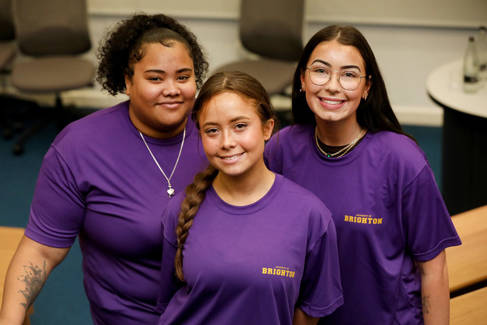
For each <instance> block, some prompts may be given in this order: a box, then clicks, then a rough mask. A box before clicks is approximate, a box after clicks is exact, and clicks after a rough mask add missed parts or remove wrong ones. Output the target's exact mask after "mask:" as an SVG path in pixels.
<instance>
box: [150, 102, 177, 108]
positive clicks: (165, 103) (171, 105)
mask: <svg viewBox="0 0 487 325" xmlns="http://www.w3.org/2000/svg"><path fill="white" fill-rule="evenodd" d="M182 103H183V102H181V101H177V102H162V103H157V104H156V105H157V106H163V107H167V108H176V107H178V106H179V105H181V104H182Z"/></svg>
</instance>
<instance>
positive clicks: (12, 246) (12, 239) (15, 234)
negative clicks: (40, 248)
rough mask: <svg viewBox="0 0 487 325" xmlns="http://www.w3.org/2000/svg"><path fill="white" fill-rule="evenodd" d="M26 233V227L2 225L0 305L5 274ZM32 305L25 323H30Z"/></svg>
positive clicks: (0, 237)
mask: <svg viewBox="0 0 487 325" xmlns="http://www.w3.org/2000/svg"><path fill="white" fill-rule="evenodd" d="M23 235H24V228H13V227H1V226H0V306H1V304H2V298H3V286H4V281H5V275H6V274H7V269H8V266H9V264H10V260H11V259H12V256H13V255H14V253H15V251H16V250H17V246H18V244H19V242H20V240H21V239H22V236H23ZM33 310H34V309H33V307H32V306H31V307H30V308H29V310H28V311H27V314H28V317H27V318H26V319H25V322H24V325H29V324H30V320H29V316H30V315H31V314H32V313H33Z"/></svg>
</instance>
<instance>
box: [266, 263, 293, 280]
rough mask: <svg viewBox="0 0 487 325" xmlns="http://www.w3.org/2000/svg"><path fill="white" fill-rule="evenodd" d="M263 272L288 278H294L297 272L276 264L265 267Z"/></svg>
mask: <svg viewBox="0 0 487 325" xmlns="http://www.w3.org/2000/svg"><path fill="white" fill-rule="evenodd" d="M262 274H266V275H278V276H283V277H286V278H294V275H295V272H294V271H291V270H289V268H288V267H283V266H276V267H263V268H262Z"/></svg>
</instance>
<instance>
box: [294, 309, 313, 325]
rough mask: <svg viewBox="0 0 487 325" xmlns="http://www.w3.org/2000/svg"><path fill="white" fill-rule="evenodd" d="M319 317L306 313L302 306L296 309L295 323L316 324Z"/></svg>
mask: <svg viewBox="0 0 487 325" xmlns="http://www.w3.org/2000/svg"><path fill="white" fill-rule="evenodd" d="M317 323H318V318H314V317H310V316H308V315H306V314H305V313H304V312H303V311H302V310H301V309H300V308H298V307H296V309H295V310H294V318H293V325H316V324H317Z"/></svg>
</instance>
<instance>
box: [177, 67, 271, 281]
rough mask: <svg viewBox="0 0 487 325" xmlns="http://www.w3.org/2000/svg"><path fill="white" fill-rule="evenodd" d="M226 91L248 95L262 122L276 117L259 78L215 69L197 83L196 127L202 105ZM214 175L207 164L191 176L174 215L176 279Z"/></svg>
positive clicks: (194, 114) (181, 268)
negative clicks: (175, 218)
mask: <svg viewBox="0 0 487 325" xmlns="http://www.w3.org/2000/svg"><path fill="white" fill-rule="evenodd" d="M227 91H228V92H233V93H236V94H238V95H240V96H243V97H245V98H247V99H249V100H250V101H251V102H252V103H253V104H254V107H255V109H256V111H257V114H258V115H259V117H260V120H261V121H262V123H265V122H267V121H268V120H269V119H274V121H275V120H276V119H275V117H274V111H273V109H272V105H271V101H270V99H269V95H268V94H267V92H266V90H265V89H264V87H263V86H262V85H261V84H260V82H259V81H257V80H256V79H255V78H253V77H251V76H249V75H248V74H245V73H243V72H238V71H230V72H219V73H216V74H214V75H213V76H211V77H210V78H209V79H208V80H207V81H206V82H205V83H204V84H203V87H201V90H200V92H199V94H198V97H197V98H196V101H195V104H194V106H193V112H192V115H191V117H192V119H193V120H194V121H195V123H196V126H197V127H198V129H199V127H200V126H199V123H198V117H199V115H200V114H201V111H202V109H203V107H204V105H205V104H206V103H207V102H208V101H209V100H210V99H211V98H213V97H214V96H216V95H218V94H221V93H223V92H227ZM217 175H218V170H217V169H215V168H214V167H212V166H209V167H208V168H207V169H205V170H204V171H202V172H200V173H198V174H197V175H196V176H195V178H194V181H193V183H192V184H190V185H189V186H188V187H187V188H186V197H185V198H184V201H183V203H182V204H181V210H180V212H179V216H178V225H177V227H176V236H177V241H178V247H177V250H176V257H175V259H174V266H175V271H176V277H177V278H178V279H179V280H180V281H184V274H183V250H184V244H185V243H186V239H187V238H188V235H189V230H190V229H191V226H192V225H193V220H194V217H195V216H196V213H197V212H198V209H199V207H200V205H201V202H203V200H204V199H205V195H206V190H207V189H208V188H209V187H210V186H211V184H212V183H213V180H214V179H215V177H216V176H217Z"/></svg>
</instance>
